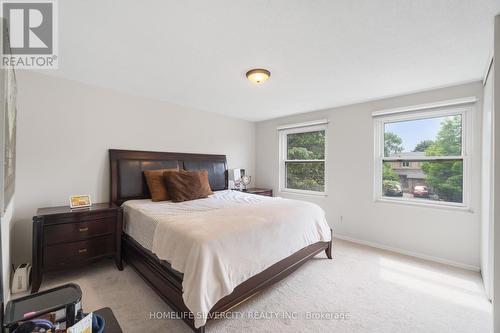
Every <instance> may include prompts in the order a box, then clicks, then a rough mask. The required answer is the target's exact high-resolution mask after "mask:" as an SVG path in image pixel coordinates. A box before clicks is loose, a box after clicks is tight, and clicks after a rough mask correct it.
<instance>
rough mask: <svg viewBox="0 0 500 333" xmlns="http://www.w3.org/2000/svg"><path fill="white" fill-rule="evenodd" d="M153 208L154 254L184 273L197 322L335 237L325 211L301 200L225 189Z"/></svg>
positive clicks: (189, 304) (185, 291) (185, 289)
mask: <svg viewBox="0 0 500 333" xmlns="http://www.w3.org/2000/svg"><path fill="white" fill-rule="evenodd" d="M167 206H168V207H171V209H165V206H164V208H163V209H162V210H154V209H153V210H152V212H151V213H152V214H154V219H155V220H156V221H157V224H156V229H155V233H154V236H153V244H152V252H153V253H154V254H156V255H157V256H158V257H159V258H160V259H162V260H166V261H168V262H169V263H170V264H171V265H172V268H174V269H175V270H177V271H179V272H181V273H183V274H184V278H183V282H182V287H183V299H184V303H185V304H186V306H187V307H188V308H189V309H190V310H191V312H193V314H194V318H195V326H196V327H200V326H203V325H204V324H205V322H206V319H207V316H208V313H209V311H210V309H211V308H212V307H213V306H214V305H215V303H217V301H219V300H220V299H221V298H223V297H224V296H227V295H229V294H230V293H231V292H232V291H233V289H234V288H235V287H236V286H238V285H239V284H241V283H242V282H244V281H245V280H247V279H249V278H250V277H252V276H254V275H256V274H258V273H260V272H262V271H264V270H265V269H266V268H268V267H269V266H271V265H273V264H275V263H276V262H278V261H280V260H282V259H284V258H286V257H288V256H290V255H291V254H293V253H295V252H297V251H298V250H300V249H302V248H304V247H306V246H308V245H310V244H313V243H316V242H319V241H330V240H331V232H330V228H329V226H328V224H327V222H326V219H325V214H324V211H323V210H322V209H321V208H320V207H319V206H317V205H315V204H312V203H309V202H305V201H298V200H289V199H282V198H269V197H262V196H256V195H251V194H246V193H241V192H236V191H220V192H216V193H215V194H214V195H213V196H211V197H210V198H207V199H200V200H194V201H188V202H184V203H170V204H169V205H167Z"/></svg>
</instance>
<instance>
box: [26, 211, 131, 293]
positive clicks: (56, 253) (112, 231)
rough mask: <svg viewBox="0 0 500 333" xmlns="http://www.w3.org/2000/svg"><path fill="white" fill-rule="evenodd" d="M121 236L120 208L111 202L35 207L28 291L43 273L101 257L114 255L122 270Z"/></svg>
mask: <svg viewBox="0 0 500 333" xmlns="http://www.w3.org/2000/svg"><path fill="white" fill-rule="evenodd" d="M121 236H122V212H121V209H120V207H118V206H116V205H113V204H108V203H99V204H94V205H92V206H91V207H88V208H81V209H70V208H69V207H67V206H62V207H51V208H40V209H38V211H37V214H36V216H34V217H33V267H32V274H31V275H32V280H33V282H32V287H31V292H32V293H33V292H37V291H38V289H39V288H40V284H41V283H42V276H43V274H44V273H47V272H51V271H58V270H65V269H70V268H73V267H80V266H82V265H84V264H86V263H88V262H90V261H93V260H96V259H99V258H103V257H114V259H115V263H116V266H117V268H118V269H119V270H122V269H123V266H122V258H121Z"/></svg>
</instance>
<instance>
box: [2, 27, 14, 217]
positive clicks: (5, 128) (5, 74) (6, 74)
mask: <svg viewBox="0 0 500 333" xmlns="http://www.w3.org/2000/svg"><path fill="white" fill-rule="evenodd" d="M8 36H9V32H8V28H7V25H6V21H5V19H2V37H3V39H2V40H3V41H4V43H0V44H1V47H2V52H3V53H4V54H5V53H6V52H7V53H10V46H9V45H10V44H9V38H8ZM16 100H17V83H16V73H15V72H14V69H13V68H0V127H1V128H2V131H1V132H0V133H2V132H3V133H2V135H1V137H0V149H1V150H0V162H1V163H0V171H1V172H0V176H1V177H0V185H1V187H0V190H1V191H0V212H1V215H3V213H4V212H5V209H6V208H7V206H8V205H9V203H10V202H11V200H12V198H13V197H14V191H15V180H16V122H17V104H16Z"/></svg>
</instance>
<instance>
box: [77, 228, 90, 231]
mask: <svg viewBox="0 0 500 333" xmlns="http://www.w3.org/2000/svg"><path fill="white" fill-rule="evenodd" d="M78 231H80V232H86V231H89V227H85V228H80V229H78Z"/></svg>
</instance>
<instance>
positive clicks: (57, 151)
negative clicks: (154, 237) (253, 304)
mask: <svg viewBox="0 0 500 333" xmlns="http://www.w3.org/2000/svg"><path fill="white" fill-rule="evenodd" d="M17 73H18V87H19V96H18V105H19V106H18V107H19V111H18V127H17V130H18V133H17V134H18V136H17V137H18V142H17V178H16V207H15V212H14V216H13V234H12V251H13V260H14V262H15V263H20V262H22V261H26V260H30V258H31V233H32V231H31V218H32V216H33V215H34V214H35V212H36V209H37V208H38V207H44V206H54V205H66V204H67V203H68V196H69V195H71V194H82V193H88V194H90V195H91V196H92V199H93V201H94V202H104V201H108V196H109V190H108V187H109V175H108V174H109V168H108V159H107V158H108V155H107V154H108V152H107V150H108V149H109V148H118V149H137V150H153V151H174V152H192V153H214V154H226V155H227V157H228V166H229V167H230V168H240V167H241V168H246V169H247V170H248V172H249V174H250V175H254V170H255V168H254V155H255V147H254V144H255V124H253V123H250V122H246V121H242V120H236V119H233V118H229V117H225V116H222V115H218V114H213V113H207V112H199V111H193V110H191V109H187V108H183V107H180V106H176V105H171V104H168V103H164V102H158V101H154V100H150V99H146V98H141V97H136V96H131V95H128V94H123V93H120V92H116V91H113V90H109V89H103V88H99V87H95V86H89V85H85V84H81V83H77V82H74V81H69V80H64V79H59V78H55V77H52V76H46V75H42V74H35V73H30V72H26V71H18V72H17Z"/></svg>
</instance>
